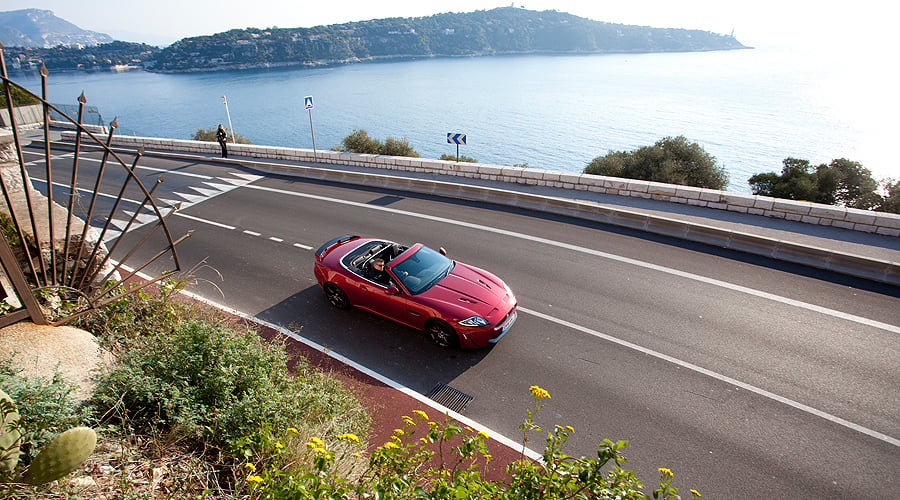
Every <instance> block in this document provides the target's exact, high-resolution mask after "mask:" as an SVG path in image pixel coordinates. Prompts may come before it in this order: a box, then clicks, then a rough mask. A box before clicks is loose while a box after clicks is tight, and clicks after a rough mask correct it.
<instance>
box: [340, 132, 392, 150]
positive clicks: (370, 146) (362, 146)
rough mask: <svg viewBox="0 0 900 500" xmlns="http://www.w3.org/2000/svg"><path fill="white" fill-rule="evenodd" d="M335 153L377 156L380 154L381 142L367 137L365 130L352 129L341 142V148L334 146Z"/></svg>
mask: <svg viewBox="0 0 900 500" xmlns="http://www.w3.org/2000/svg"><path fill="white" fill-rule="evenodd" d="M333 149H336V150H337V151H345V152H349V153H363V154H370V155H377V154H380V152H381V141H379V140H378V139H375V138H373V137H370V136H369V133H368V132H366V131H365V130H357V129H354V130H353V132H350V134H349V135H347V137H344V139H343V140H342V141H341V146H336V147H335V148H333Z"/></svg>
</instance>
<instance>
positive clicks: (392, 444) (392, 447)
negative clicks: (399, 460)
mask: <svg viewBox="0 0 900 500" xmlns="http://www.w3.org/2000/svg"><path fill="white" fill-rule="evenodd" d="M384 448H385V449H386V450H396V449H399V448H400V446H398V445H397V443H395V442H393V441H388V442H387V443H384Z"/></svg>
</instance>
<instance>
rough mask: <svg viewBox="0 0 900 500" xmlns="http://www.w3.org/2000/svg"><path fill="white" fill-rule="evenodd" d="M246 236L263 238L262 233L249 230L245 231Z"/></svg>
mask: <svg viewBox="0 0 900 500" xmlns="http://www.w3.org/2000/svg"><path fill="white" fill-rule="evenodd" d="M244 234H249V235H250V236H262V234H261V233H257V232H256V231H250V230H249V229H244Z"/></svg>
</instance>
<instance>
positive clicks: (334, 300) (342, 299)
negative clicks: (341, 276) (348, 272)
mask: <svg viewBox="0 0 900 500" xmlns="http://www.w3.org/2000/svg"><path fill="white" fill-rule="evenodd" d="M323 288H324V289H325V298H326V299H328V303H330V304H331V305H333V306H334V307H337V308H338V309H347V308H348V307H350V299H348V298H347V294H346V293H344V291H343V290H341V287H339V286H337V285H335V284H334V283H325V286H324V287H323Z"/></svg>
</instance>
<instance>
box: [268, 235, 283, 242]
mask: <svg viewBox="0 0 900 500" xmlns="http://www.w3.org/2000/svg"><path fill="white" fill-rule="evenodd" d="M269 241H274V242H275V243H282V242H284V240H283V239H281V238H276V237H274V236H269Z"/></svg>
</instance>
